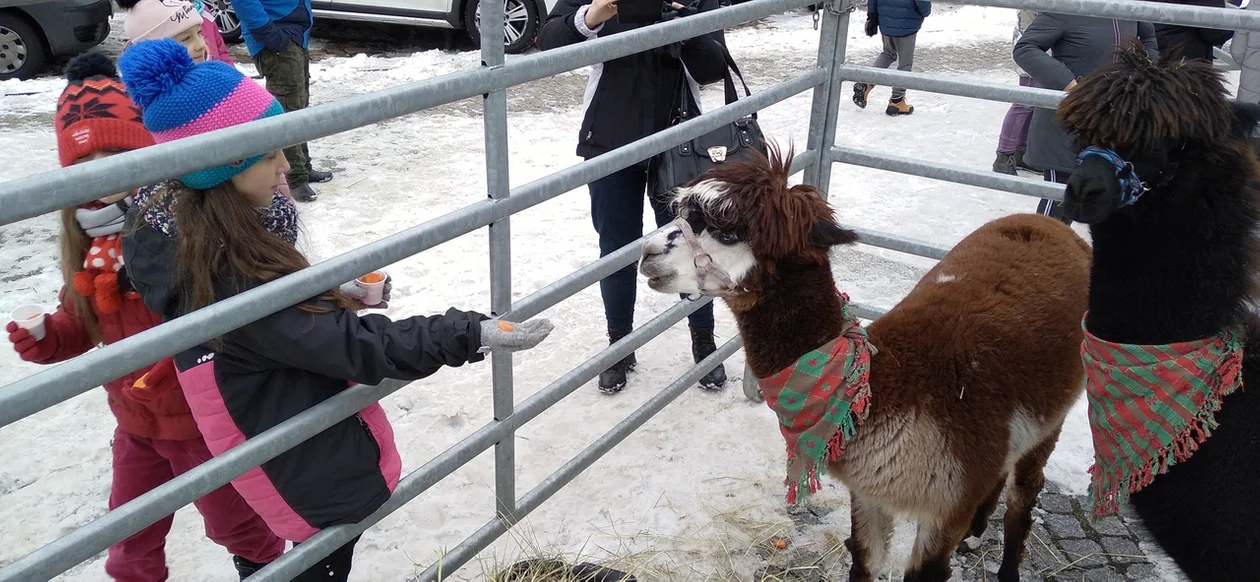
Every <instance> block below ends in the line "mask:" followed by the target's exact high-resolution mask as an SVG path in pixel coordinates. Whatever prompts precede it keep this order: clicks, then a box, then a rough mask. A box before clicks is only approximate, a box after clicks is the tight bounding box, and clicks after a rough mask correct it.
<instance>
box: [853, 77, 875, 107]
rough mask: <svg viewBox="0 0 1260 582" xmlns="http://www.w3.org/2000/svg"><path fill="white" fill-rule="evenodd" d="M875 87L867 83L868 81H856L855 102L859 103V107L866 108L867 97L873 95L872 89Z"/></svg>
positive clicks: (854, 86) (854, 89)
mask: <svg viewBox="0 0 1260 582" xmlns="http://www.w3.org/2000/svg"><path fill="white" fill-rule="evenodd" d="M874 88H875V86H874V85H867V84H866V83H854V84H853V104H854V105H857V106H858V107H861V108H862V109H866V98H867V97H870V96H871V90H872V89H874Z"/></svg>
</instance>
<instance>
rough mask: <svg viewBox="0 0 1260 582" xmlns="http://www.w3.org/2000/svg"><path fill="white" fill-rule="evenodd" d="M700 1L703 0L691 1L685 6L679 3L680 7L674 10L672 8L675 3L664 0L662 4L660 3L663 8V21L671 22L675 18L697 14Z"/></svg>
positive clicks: (670, 0)
mask: <svg viewBox="0 0 1260 582" xmlns="http://www.w3.org/2000/svg"><path fill="white" fill-rule="evenodd" d="M702 1H703V0H692V1H691V2H690V3H687V4H681V3H679V4H680V5H681V6H682V7H681V8H675V7H674V4H675V2H673V1H672V0H665V1H664V2H662V3H661V4H662V5H663V8H664V14H663V17H664V19H665V20H673V19H675V18H681V17H683V16H691V15H693V14H699V13H700V3H701V2H702Z"/></svg>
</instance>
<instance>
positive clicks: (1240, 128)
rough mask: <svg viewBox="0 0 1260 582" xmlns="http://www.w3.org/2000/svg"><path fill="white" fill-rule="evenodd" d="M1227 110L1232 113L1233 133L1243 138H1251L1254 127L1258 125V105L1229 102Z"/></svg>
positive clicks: (1259, 106)
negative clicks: (1235, 132)
mask: <svg viewBox="0 0 1260 582" xmlns="http://www.w3.org/2000/svg"><path fill="white" fill-rule="evenodd" d="M1229 108H1230V110H1231V111H1233V113H1234V131H1237V132H1238V133H1240V134H1242V136H1243V137H1251V133H1252V132H1253V131H1255V129H1256V125H1257V124H1260V105H1257V104H1255V103H1239V102H1237V101H1230V102H1229Z"/></svg>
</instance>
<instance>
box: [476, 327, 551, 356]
mask: <svg viewBox="0 0 1260 582" xmlns="http://www.w3.org/2000/svg"><path fill="white" fill-rule="evenodd" d="M553 329H555V326H553V325H551V320H548V319H531V320H529V321H525V322H521V323H511V322H507V321H503V320H500V319H487V320H486V321H483V322H481V349H480V350H478V351H480V352H481V353H486V352H490V351H496V352H519V351H521V350H528V349H530V348H532V347H534V346H537V345H538V344H540V343H542V341H543V340H545V339H547V336H548V335H550V334H551V330H553Z"/></svg>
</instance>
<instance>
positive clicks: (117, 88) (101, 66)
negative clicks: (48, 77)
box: [53, 52, 153, 167]
mask: <svg viewBox="0 0 1260 582" xmlns="http://www.w3.org/2000/svg"><path fill="white" fill-rule="evenodd" d="M66 80H68V81H70V84H69V85H66V88H65V90H63V91H62V92H61V96H60V97H58V98H57V114H56V117H54V121H53V123H54V125H55V129H56V132H57V157H58V158H60V160H61V165H62V166H63V167H64V166H69V165H71V164H73V163H74V161H75V160H77V159H79V158H81V157H83V156H86V155H88V154H91V153H94V152H98V151H102V150H134V149H140V148H142V147H145V146H150V145H153V136H152V135H149V132H148V130H146V129H145V128H144V122H143V121H142V120H141V117H140V110H139V109H137V108H136V105H135V104H134V103H132V101H131V99H130V98H129V97H128V96H127V90H126V89H125V88H124V87H123V84H122V82H121V81H119V80H118V69H117V68H115V67H114V62H113V61H111V60H110V59H109V57H107V56H105V55H103V54H101V53H98V52H90V53H86V54H83V55H80V56H78V57H75V58H74V60H72V61H70V65H69V66H67V67H66Z"/></svg>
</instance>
